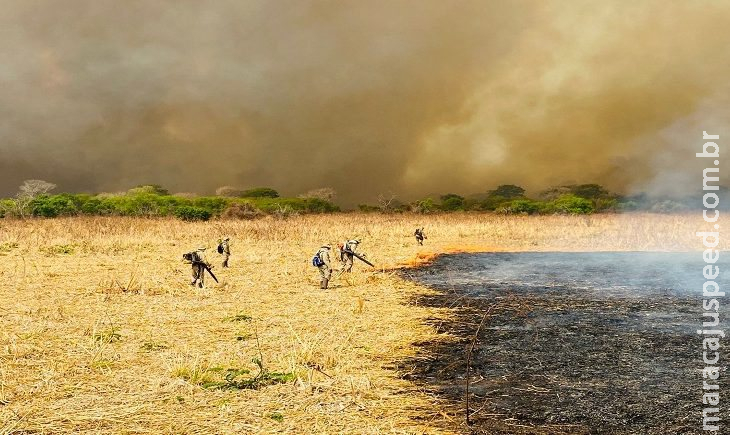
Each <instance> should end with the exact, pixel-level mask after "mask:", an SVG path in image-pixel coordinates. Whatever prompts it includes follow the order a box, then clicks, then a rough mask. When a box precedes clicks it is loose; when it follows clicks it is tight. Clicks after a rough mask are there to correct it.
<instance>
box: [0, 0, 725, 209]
mask: <svg viewBox="0 0 730 435" xmlns="http://www.w3.org/2000/svg"><path fill="white" fill-rule="evenodd" d="M729 19H730V2H727V1H693V2H689V1H671V0H670V1H666V0H664V1H634V2H624V1H618V0H615V1H605V2H599V1H581V0H576V1H570V2H567V1H507V0H504V1H489V0H483V1H441V0H438V1H437V0H419V1H416V0H409V1H405V0H399V1H280V0H273V1H271V0H269V1H263V0H262V1H253V0H251V1H228V0H217V1H209V2H202V1H197V0H195V1H193V0H175V1H163V0H157V1H138V0H125V1H118V0H114V1H110V0H93V1H91V0H90V1H77V0H64V1H60V0H58V1H51V0H48V1H34V0H17V1H16V0H0V194H5V195H7V194H12V193H13V192H15V191H16V190H17V186H18V185H19V184H21V182H22V180H24V179H29V178H40V179H44V180H47V181H51V182H54V183H56V184H58V185H59V190H64V191H87V192H101V191H107V192H114V191H119V190H124V189H127V188H129V187H131V186H134V185H138V184H144V183H158V184H161V185H163V186H165V187H167V188H168V189H169V190H171V191H173V192H195V193H201V194H204V193H211V192H213V191H214V190H215V188H216V187H219V186H223V185H231V186H237V187H241V188H246V187H255V186H272V187H274V188H277V189H279V190H281V191H282V193H284V194H289V195H294V194H297V193H301V192H303V191H306V190H309V189H313V188H317V187H325V186H327V187H333V188H334V189H336V190H337V192H338V194H339V197H340V199H341V200H342V201H344V202H356V201H367V200H371V199H373V198H375V197H377V196H378V195H379V194H389V193H391V192H392V193H395V194H397V195H399V196H401V197H404V198H412V197H416V196H419V195H426V194H431V193H446V192H458V193H465V194H468V193H477V192H484V191H486V190H488V189H491V188H493V187H494V186H496V185H498V184H503V183H514V184H520V185H522V186H524V187H526V188H528V189H529V190H533V191H536V190H539V189H542V188H546V187H549V186H552V185H556V184H565V183H587V182H598V183H602V184H604V185H606V186H607V187H609V188H611V189H613V190H617V191H621V192H638V191H645V190H648V191H657V192H661V193H672V192H677V191H681V190H683V189H687V188H688V186H693V185H694V184H698V183H697V181H696V179H697V167H698V162H697V159H694V157H693V156H694V153H695V152H696V151H699V147H700V146H701V143H702V140H701V138H702V131H703V130H708V131H709V132H711V133H712V132H715V133H719V134H721V135H725V136H721V137H730V136H727V134H728V133H730V132H729V131H728V122H729V121H730V80H729V79H728V77H729V75H728V72H729V71H730V50H728V48H727V47H728V46H730V26H728V25H727V23H728V20H729ZM720 142H721V146H722V140H721V141H720ZM700 174H701V172H700ZM700 180H701V175H700ZM699 184H700V186H701V181H700V183H699Z"/></svg>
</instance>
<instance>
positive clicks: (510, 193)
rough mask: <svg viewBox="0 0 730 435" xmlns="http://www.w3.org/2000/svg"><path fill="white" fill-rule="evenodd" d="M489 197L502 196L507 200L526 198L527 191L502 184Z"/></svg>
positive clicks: (512, 185)
mask: <svg viewBox="0 0 730 435" xmlns="http://www.w3.org/2000/svg"><path fill="white" fill-rule="evenodd" d="M489 196H500V197H502V198H506V199H516V198H522V197H523V196H525V189H523V188H521V187H520V186H515V185H514V184H502V185H501V186H498V187H497V188H496V189H494V190H493V191H491V192H489Z"/></svg>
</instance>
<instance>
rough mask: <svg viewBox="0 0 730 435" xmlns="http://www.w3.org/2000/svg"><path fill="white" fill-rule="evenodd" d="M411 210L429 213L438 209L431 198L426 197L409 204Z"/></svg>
mask: <svg viewBox="0 0 730 435" xmlns="http://www.w3.org/2000/svg"><path fill="white" fill-rule="evenodd" d="M411 210H413V211H414V212H416V213H423V214H429V213H434V212H437V211H438V210H439V206H438V204H436V202H435V201H434V200H433V199H431V198H426V199H422V200H420V201H416V202H414V203H413V204H412V205H411Z"/></svg>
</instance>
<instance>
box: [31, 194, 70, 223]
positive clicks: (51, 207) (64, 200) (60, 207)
mask: <svg viewBox="0 0 730 435" xmlns="http://www.w3.org/2000/svg"><path fill="white" fill-rule="evenodd" d="M75 199H76V198H75V197H74V196H73V195H71V194H68V193H63V194H60V195H52V196H45V195H41V196H39V197H37V198H35V199H34V200H33V201H32V202H31V207H32V210H33V215H34V216H41V217H46V218H54V217H57V216H72V215H76V214H78V211H79V210H78V207H77V201H75Z"/></svg>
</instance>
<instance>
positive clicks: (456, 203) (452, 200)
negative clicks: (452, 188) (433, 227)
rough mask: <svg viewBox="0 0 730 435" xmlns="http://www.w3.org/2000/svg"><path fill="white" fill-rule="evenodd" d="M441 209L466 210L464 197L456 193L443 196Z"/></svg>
mask: <svg viewBox="0 0 730 435" xmlns="http://www.w3.org/2000/svg"><path fill="white" fill-rule="evenodd" d="M441 209H442V210H444V211H457V210H464V197H463V196H460V195H457V194H455V193H447V194H446V195H442V196H441Z"/></svg>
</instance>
